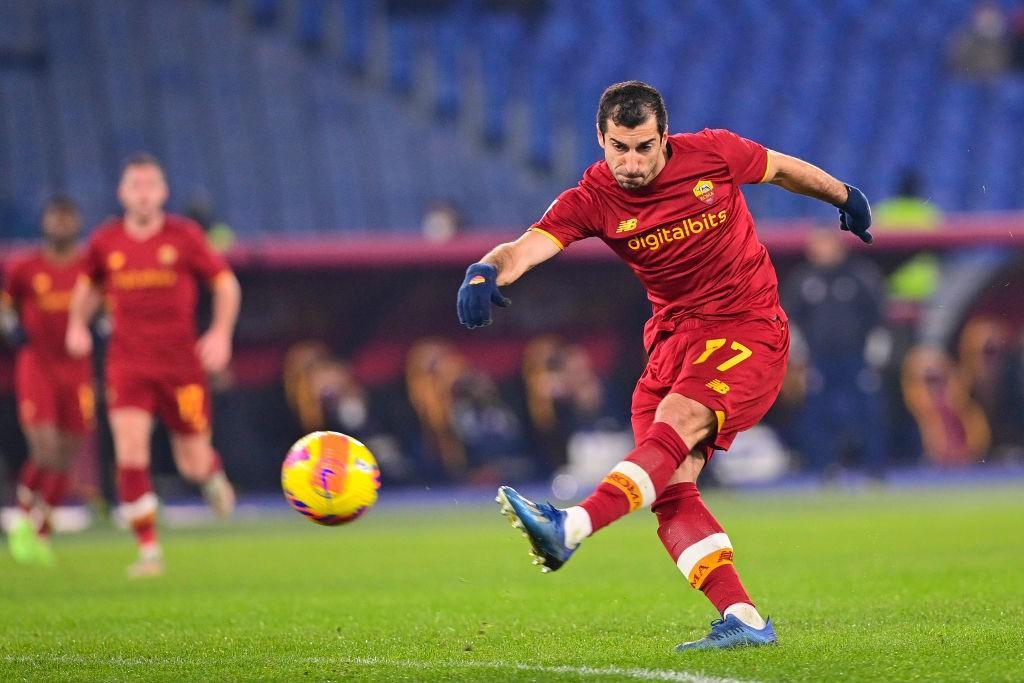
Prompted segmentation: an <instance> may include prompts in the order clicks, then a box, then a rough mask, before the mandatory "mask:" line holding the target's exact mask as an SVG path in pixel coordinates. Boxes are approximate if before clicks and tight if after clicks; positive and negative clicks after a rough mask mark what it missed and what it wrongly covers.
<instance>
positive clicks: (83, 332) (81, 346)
mask: <svg viewBox="0 0 1024 683" xmlns="http://www.w3.org/2000/svg"><path fill="white" fill-rule="evenodd" d="M102 301H103V293H102V292H101V291H100V288H99V286H98V285H97V284H96V283H95V282H94V281H93V280H92V278H90V277H89V276H87V275H82V276H80V277H79V278H78V281H77V282H76V283H75V286H74V288H73V289H72V290H71V304H70V306H69V307H68V330H67V333H66V335H65V337H64V344H65V346H66V347H67V350H68V353H69V354H70V355H71V356H73V357H75V358H85V357H86V356H88V355H89V354H90V353H92V333H91V332H90V331H89V323H90V322H91V321H92V319H93V318H94V317H95V316H96V312H97V311H98V310H99V309H100V304H101V303H102Z"/></svg>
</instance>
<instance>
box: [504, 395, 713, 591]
mask: <svg viewBox="0 0 1024 683" xmlns="http://www.w3.org/2000/svg"><path fill="white" fill-rule="evenodd" d="M716 425H717V418H716V417H715V414H714V413H712V412H711V411H710V410H708V409H707V408H705V407H704V406H702V405H700V404H699V403H697V402H696V401H694V400H692V399H689V398H686V397H685V396H681V395H679V394H669V395H668V396H666V397H665V398H664V399H662V400H661V402H660V403H659V404H658V408H657V410H656V411H655V415H654V423H653V424H652V425H651V428H650V429H649V430H648V431H647V434H646V435H645V436H644V437H643V439H641V440H640V442H639V443H638V444H637V446H636V448H634V449H633V451H632V452H631V453H630V454H629V455H628V456H626V459H625V460H623V461H622V462H620V463H619V464H617V465H616V466H615V467H613V468H612V471H611V472H609V473H608V475H607V476H606V477H605V478H604V480H603V481H602V482H601V483H600V484H599V485H598V487H597V489H596V490H595V491H594V492H593V493H592V494H591V495H590V496H588V497H587V498H586V499H585V500H584V501H583V502H581V503H580V504H579V505H576V506H573V507H570V508H568V509H566V510H558V509H557V508H554V507H552V506H550V505H536V504H534V503H532V502H531V501H529V500H527V499H526V498H523V497H522V496H521V495H519V493H518V492H516V491H515V490H514V489H511V488H509V487H507V486H503V487H502V488H501V489H499V491H498V499H497V500H498V503H499V504H500V505H501V509H502V512H503V513H504V514H505V515H507V516H508V517H509V519H510V520H511V521H512V524H513V526H516V527H518V528H521V529H523V532H524V533H525V534H526V536H527V538H529V539H530V542H531V545H533V549H534V556H535V560H534V563H535V564H540V565H543V569H545V570H550V571H553V570H555V569H558V568H559V567H561V566H562V564H564V563H565V562H566V561H567V560H568V559H569V556H570V555H572V553H573V552H574V551H575V549H576V548H577V547H578V546H579V544H580V543H581V542H582V541H583V540H584V539H585V538H587V537H588V536H590V535H592V534H593V533H595V532H596V531H598V530H599V529H602V528H604V527H605V526H608V525H609V524H611V523H612V522H614V521H615V520H617V519H619V518H620V517H623V516H625V515H627V514H629V513H630V512H633V511H635V510H638V509H640V508H642V507H647V506H650V505H651V504H652V503H653V502H654V501H655V499H656V498H657V497H658V495H659V494H660V493H661V492H662V490H663V489H664V488H665V487H666V486H667V485H668V482H669V479H670V478H671V477H672V475H673V474H674V473H675V471H676V469H677V468H678V467H679V465H680V464H681V463H682V462H683V459H684V458H685V457H686V455H687V454H688V453H689V452H690V447H689V446H688V445H687V444H688V443H692V444H698V443H701V442H703V441H704V440H705V439H707V438H708V437H710V436H712V435H713V434H714V430H715V427H716Z"/></svg>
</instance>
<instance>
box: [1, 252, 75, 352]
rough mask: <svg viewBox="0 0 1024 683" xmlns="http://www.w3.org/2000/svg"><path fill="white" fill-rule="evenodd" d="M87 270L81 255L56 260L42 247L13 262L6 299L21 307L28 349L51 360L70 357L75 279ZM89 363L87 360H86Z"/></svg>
mask: <svg viewBox="0 0 1024 683" xmlns="http://www.w3.org/2000/svg"><path fill="white" fill-rule="evenodd" d="M82 272H84V264H83V260H82V257H81V255H76V256H75V257H74V258H73V259H71V260H69V261H67V262H64V263H54V262H53V261H51V260H50V259H49V258H48V257H47V256H46V253H45V252H44V251H43V250H42V249H39V250H37V251H35V252H33V253H32V254H30V255H28V256H26V257H25V258H23V259H19V260H18V261H15V262H13V263H11V265H10V266H9V267H8V270H7V275H6V277H5V278H4V298H5V299H6V300H7V301H8V302H9V303H10V304H11V305H12V306H13V307H14V308H16V309H17V310H18V315H19V317H20V318H21V325H22V327H24V328H25V334H26V335H28V342H29V348H31V349H32V350H33V351H35V352H36V353H37V354H39V355H40V356H44V357H46V358H48V359H51V360H52V359H57V358H60V359H62V360H64V359H66V360H70V357H69V356H68V355H67V351H66V350H65V346H64V336H65V333H66V332H67V329H68V307H69V304H70V303H71V290H72V289H73V288H74V286H75V281H76V280H78V277H79V275H81V274H82ZM85 362H86V363H88V362H89V361H88V359H87V360H86V361H85Z"/></svg>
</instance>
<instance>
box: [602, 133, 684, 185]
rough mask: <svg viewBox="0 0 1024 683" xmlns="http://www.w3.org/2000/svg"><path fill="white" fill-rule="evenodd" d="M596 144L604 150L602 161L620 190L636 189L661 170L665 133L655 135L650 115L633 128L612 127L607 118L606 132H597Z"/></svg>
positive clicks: (665, 143) (663, 166)
mask: <svg viewBox="0 0 1024 683" xmlns="http://www.w3.org/2000/svg"><path fill="white" fill-rule="evenodd" d="M597 142H598V144H599V145H601V149H603V150H604V159H605V161H607V162H608V168H610V169H611V171H612V174H613V175H614V176H615V181H616V182H617V183H618V184H619V187H621V188H622V189H624V190H636V189H639V188H641V187H643V186H645V185H647V184H648V183H650V182H651V181H652V180H654V178H655V177H657V175H658V174H659V173H661V169H663V168H665V146H666V145H667V144H668V135H667V133H660V134H659V133H658V122H657V121H656V120H655V118H654V117H653V116H648V117H647V120H646V121H644V122H643V123H641V124H640V125H639V126H637V127H636V128H626V127H625V126H619V125H616V124H615V122H614V121H612V120H611V119H608V130H607V132H606V133H603V134H602V133H601V129H600V128H598V131H597Z"/></svg>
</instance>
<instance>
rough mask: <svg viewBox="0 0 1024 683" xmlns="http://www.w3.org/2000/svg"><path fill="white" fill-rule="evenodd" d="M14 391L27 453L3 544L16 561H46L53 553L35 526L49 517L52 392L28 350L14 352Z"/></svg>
mask: <svg viewBox="0 0 1024 683" xmlns="http://www.w3.org/2000/svg"><path fill="white" fill-rule="evenodd" d="M15 390H16V393H17V396H18V421H19V424H20V425H21V429H22V433H23V434H24V435H25V441H26V443H27V444H28V458H27V460H26V461H25V464H24V465H23V466H22V469H21V471H20V472H19V476H18V486H17V500H18V513H17V515H16V517H15V519H14V521H13V523H12V525H11V528H10V535H9V537H8V543H9V546H10V550H11V555H12V556H13V557H14V559H15V560H16V561H18V562H40V563H49V561H51V560H52V554H51V553H50V552H48V548H47V547H46V546H45V544H43V543H41V542H40V541H41V539H40V537H39V529H40V528H41V527H43V528H45V526H46V524H47V520H48V518H49V510H48V509H47V504H46V501H45V498H46V492H47V491H48V490H50V489H51V487H53V486H54V485H55V482H54V479H55V476H56V475H55V472H54V470H53V467H54V465H55V464H56V463H57V461H58V452H57V451H58V438H57V392H56V387H55V386H54V383H53V381H52V378H51V377H50V376H49V374H48V373H47V372H46V370H45V368H44V365H43V363H41V362H40V360H39V359H38V358H37V357H36V355H35V354H34V353H33V352H32V351H31V349H25V350H23V351H22V352H21V353H19V354H18V359H17V363H16V366H15Z"/></svg>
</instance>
